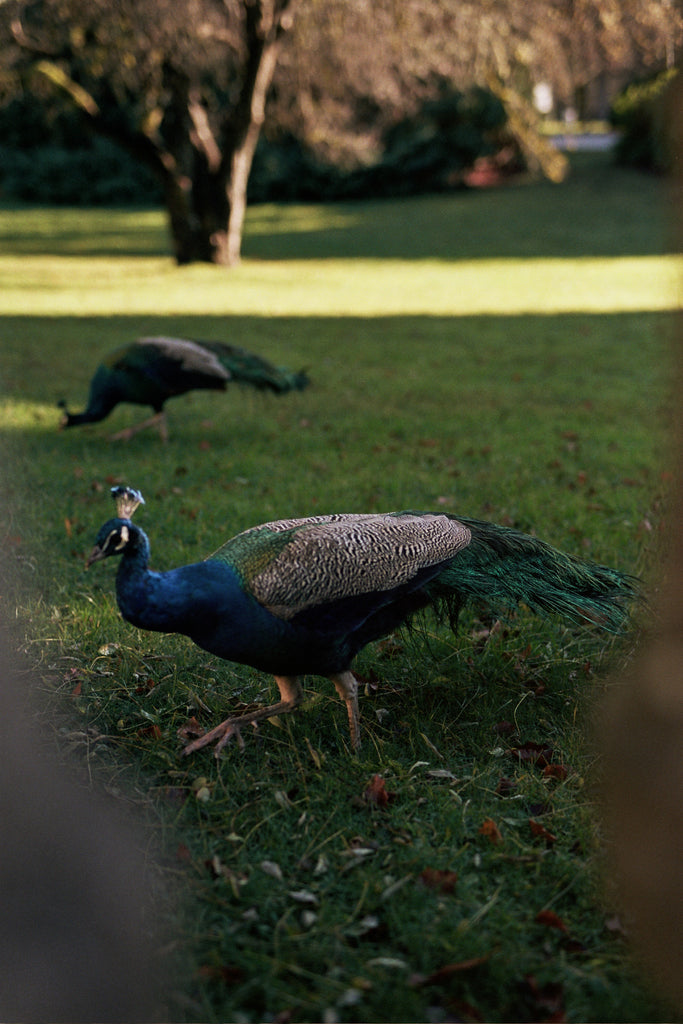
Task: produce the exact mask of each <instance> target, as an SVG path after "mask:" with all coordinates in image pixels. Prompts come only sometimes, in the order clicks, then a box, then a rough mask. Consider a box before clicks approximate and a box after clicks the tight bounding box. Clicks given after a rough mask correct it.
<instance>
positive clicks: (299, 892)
mask: <svg viewBox="0 0 683 1024" xmlns="http://www.w3.org/2000/svg"><path fill="white" fill-rule="evenodd" d="M289 895H290V897H291V898H292V899H293V900H294V901H295V902H296V903H308V904H310V905H311V906H316V905H317V903H318V897H317V896H315V895H314V894H313V893H312V892H309V891H308V889H296V890H290V892H289Z"/></svg>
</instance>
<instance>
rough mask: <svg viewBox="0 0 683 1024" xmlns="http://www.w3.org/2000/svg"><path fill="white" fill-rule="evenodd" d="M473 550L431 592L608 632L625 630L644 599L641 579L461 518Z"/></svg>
mask: <svg viewBox="0 0 683 1024" xmlns="http://www.w3.org/2000/svg"><path fill="white" fill-rule="evenodd" d="M458 520H459V522H461V523H462V524H463V525H464V526H466V527H467V528H468V529H469V530H470V531H471V534H472V539H471V542H470V544H469V545H468V546H467V547H466V548H464V549H463V550H462V551H461V552H459V553H458V556H457V558H455V559H453V561H452V562H451V563H449V565H447V566H445V567H444V568H443V570H442V571H441V573H440V574H439V575H438V577H437V578H436V580H435V581H433V582H432V583H430V584H428V590H429V592H430V593H431V594H433V595H434V596H435V597H436V598H440V599H445V600H446V601H447V602H448V601H449V600H452V595H455V594H457V603H459V604H463V603H465V602H466V601H469V600H475V601H485V602H486V603H487V604H488V605H490V606H492V607H494V608H495V607H503V608H505V607H507V608H509V607H512V606H514V605H517V604H525V605H527V607H529V608H530V609H531V610H532V611H534V612H536V613H541V614H557V615H561V616H564V617H566V618H568V619H571V620H573V621H575V622H594V623H596V624H597V625H599V626H601V627H602V628H603V629H606V630H609V631H611V632H619V631H621V630H622V629H623V627H624V625H625V623H626V620H627V617H628V610H629V605H630V604H631V603H632V602H633V601H634V600H636V599H638V598H639V594H640V590H639V584H638V580H637V579H636V577H634V576H631V575H629V574H627V573H624V572H620V571H619V570H618V569H612V568H610V567H608V566H604V565H599V564H597V563H595V562H586V561H583V560H582V559H579V558H576V557H574V556H573V555H569V554H566V553H565V552H563V551H559V550H558V549H557V548H554V547H552V545H550V544H548V543H546V542H545V541H542V540H539V539H538V538H536V537H532V536H530V535H528V534H525V533H521V532H520V531H518V530H514V529H512V528H510V527H506V526H498V525H496V524H495V523H487V522H483V521H481V520H477V519H469V518H467V517H464V516H459V517H458Z"/></svg>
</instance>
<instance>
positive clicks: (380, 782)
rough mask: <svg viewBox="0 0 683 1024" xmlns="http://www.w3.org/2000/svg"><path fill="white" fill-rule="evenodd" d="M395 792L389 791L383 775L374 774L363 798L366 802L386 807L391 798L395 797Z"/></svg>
mask: <svg viewBox="0 0 683 1024" xmlns="http://www.w3.org/2000/svg"><path fill="white" fill-rule="evenodd" d="M395 796H396V794H395V793H389V792H388V791H387V788H386V786H385V784H384V779H383V778H382V776H381V775H373V776H372V779H371V780H370V782H369V784H368V786H367V788H366V790H365V792H364V793H363V799H364V800H365V801H366V803H370V804H376V805H377V807H386V806H387V804H388V803H389V801H390V800H393V799H394V798H395Z"/></svg>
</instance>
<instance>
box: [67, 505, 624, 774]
mask: <svg viewBox="0 0 683 1024" xmlns="http://www.w3.org/2000/svg"><path fill="white" fill-rule="evenodd" d="M112 496H113V497H114V500H115V502H116V507H117V518H115V519H110V520H109V521H108V522H107V523H105V524H104V526H103V527H102V528H101V529H100V531H99V533H98V534H97V538H96V542H95V547H94V548H93V551H92V553H91V554H90V556H89V558H88V560H87V566H90V565H92V564H93V563H94V562H98V561H100V560H101V559H104V558H107V557H109V556H110V555H120V556H121V562H120V564H119V566H118V570H117V573H116V598H117V602H118V606H119V609H120V611H121V614H122V615H123V618H124V619H126V620H127V621H128V622H130V623H132V624H133V625H134V626H138V627H140V628H141V629H149V630H156V631H158V632H163V633H183V634H184V635H186V636H189V637H190V638H191V639H192V640H193V641H194V642H195V643H196V644H198V646H199V647H202V648H203V649H204V650H206V651H210V652H211V653H212V654H215V655H218V656H219V657H220V658H225V659H227V660H229V661H235V662H239V663H241V664H245V665H251V666H253V667H254V668H256V669H259V670H262V671H264V672H270V673H272V674H273V675H274V676H275V681H276V683H277V686H278V690H279V691H280V700H279V701H278V702H277V703H275V704H272V705H269V706H268V707H263V708H260V709H258V710H256V711H252V712H250V713H248V714H243V715H240V716H239V717H233V718H228V719H226V720H225V721H224V722H221V723H220V724H219V725H217V726H216V727H215V728H213V729H211V730H210V731H208V732H206V733H204V734H203V735H201V736H200V737H198V738H197V739H195V740H193V741H192V742H191V743H189V744H188V745H187V746H186V747H185V750H184V753H185V754H190V753H192V752H193V751H195V750H198V749H199V748H201V747H203V746H205V745H206V744H209V743H213V742H214V741H217V743H216V754H218V753H219V752H220V750H221V749H222V747H223V746H224V745H225V743H226V742H227V741H228V739H229V738H230V737H231V736H232V735H234V734H237V735H239V730H240V727H241V726H243V725H245V724H247V723H256V722H258V721H259V720H261V719H263V718H270V717H272V716H274V715H281V714H284V713H285V712H287V711H293V710H294V708H296V707H297V706H298V705H299V704H300V703H301V702H302V700H303V690H302V688H301V683H300V678H299V677H300V676H303V675H321V676H327V677H329V678H330V679H331V681H332V683H333V684H334V686H335V688H336V690H337V692H338V693H339V695H340V696H341V697H342V699H343V700H344V701H345V703H346V708H347V711H348V716H349V727H350V730H351V743H352V746H353V747H354V749H356V750H358V748H359V747H360V723H359V714H358V683H357V681H356V679H355V677H354V675H353V672H352V670H351V665H352V662H353V658H354V656H355V655H356V654H357V652H358V651H360V650H361V648H363V647H364V646H365V645H366V644H368V643H369V642H370V641H372V640H376V639H378V638H379V637H382V636H384V635H386V634H387V633H390V632H391V631H392V630H394V629H396V628H397V627H398V626H400V625H401V624H402V623H405V622H406V621H408V620H409V619H410V617H411V616H412V615H413V614H414V613H415V612H417V611H418V610H420V609H422V608H426V607H428V606H432V607H434V608H435V609H436V611H437V612H442V613H444V614H446V615H447V616H448V617H449V620H450V623H451V626H452V627H453V628H454V627H455V623H456V620H457V615H458V612H459V611H460V609H461V608H462V607H463V606H464V605H465V604H466V603H467V602H468V601H470V600H476V601H485V602H487V603H488V604H490V605H492V606H494V607H495V606H501V605H502V606H508V607H509V606H513V605H515V604H517V603H519V602H523V603H524V604H526V605H528V606H529V608H531V609H532V610H534V611H535V612H537V613H540V614H553V613H558V614H560V615H563V616H565V617H566V618H568V619H570V620H573V621H579V622H581V621H587V622H590V623H594V624H597V625H599V626H600V627H602V628H604V629H607V630H610V631H614V632H616V631H618V630H620V629H621V628H622V626H623V625H624V623H625V621H626V617H627V614H628V606H629V604H630V603H631V601H633V600H634V599H635V598H636V597H637V596H638V584H637V580H636V579H635V578H634V577H632V576H629V575H627V574H625V573H622V572H619V571H618V570H616V569H610V568H608V567H606V566H602V565H596V564H594V563H591V562H584V561H582V560H580V559H578V558H575V557H573V556H572V555H568V554H565V553H563V552H562V551H558V550H557V549H556V548H553V547H551V546H550V545H549V544H546V543H545V542H544V541H541V540H537V539H536V538H535V537H530V536H528V535H527V534H524V533H520V532H518V531H517V530H513V529H510V528H509V527H504V526H496V525H495V524H493V523H487V522H482V521H480V520H477V519H469V518H465V517H463V516H460V517H457V518H456V517H455V516H451V515H446V514H436V513H431V512H410V511H407V512H390V513H386V514H368V515H362V514H360V515H359V514H348V515H345V514H340V515H323V516H311V517H309V518H307V519H284V520H279V521H277V522H271V523H264V524H263V525H261V526H255V527H253V528H252V529H249V530H246V531H244V532H243V533H239V534H238V535H237V536H235V537H233V538H232V539H231V540H229V541H228V542H227V543H226V544H224V545H223V546H222V547H220V548H219V549H218V550H217V551H216V552H214V554H212V555H210V556H209V557H208V558H207V559H206V560H205V561H203V562H195V563H193V564H191V565H184V566H182V567H181V568H178V569H171V570H169V571H168V572H152V571H151V570H150V569H149V567H148V565H149V557H150V545H149V541H148V539H147V536H146V534H145V533H144V532H143V530H141V529H140V527H139V526H136V525H134V524H133V523H132V522H131V517H132V515H133V513H134V511H135V509H136V508H137V507H138V505H140V504H141V503H144V501H143V498H142V495H141V494H140V493H139V491H135V490H133V489H132V488H129V487H114V488H112Z"/></svg>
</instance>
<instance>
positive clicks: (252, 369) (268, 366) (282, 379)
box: [199, 341, 310, 394]
mask: <svg viewBox="0 0 683 1024" xmlns="http://www.w3.org/2000/svg"><path fill="white" fill-rule="evenodd" d="M199 344H201V345H203V346H204V348H208V349H210V350H211V352H213V353H215V355H216V356H217V357H218V359H219V360H220V362H221V363H222V365H223V366H224V367H225V369H226V370H227V371H228V372H229V373H230V376H231V377H232V379H233V380H234V381H235V382H236V383H237V384H250V385H251V386H252V387H255V388H260V389H261V390H262V391H266V390H268V391H274V392H276V394H285V392H287V391H303V390H304V388H306V387H308V385H309V384H310V381H309V379H308V376H307V374H306V373H304V372H303V370H301V371H299V372H296V371H294V370H289V369H287V367H285V366H273V364H272V363H269V362H268V360H267V359H263V358H262V357H261V356H257V355H255V354H254V353H253V352H247V350H246V349H243V348H240V347H239V346H238V345H225V344H223V342H220V341H202V342H200V343H199Z"/></svg>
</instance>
